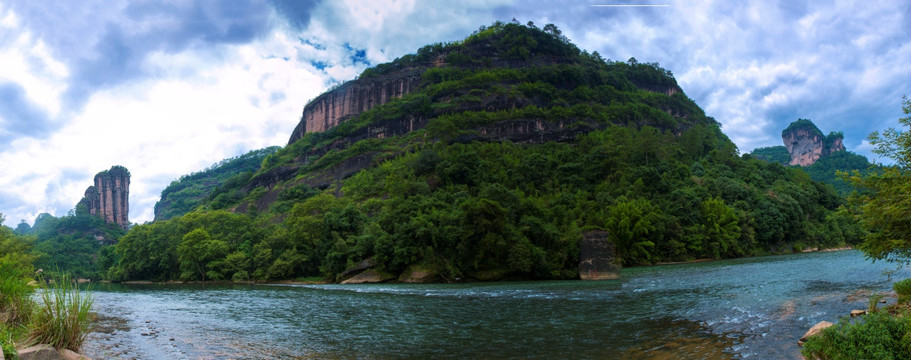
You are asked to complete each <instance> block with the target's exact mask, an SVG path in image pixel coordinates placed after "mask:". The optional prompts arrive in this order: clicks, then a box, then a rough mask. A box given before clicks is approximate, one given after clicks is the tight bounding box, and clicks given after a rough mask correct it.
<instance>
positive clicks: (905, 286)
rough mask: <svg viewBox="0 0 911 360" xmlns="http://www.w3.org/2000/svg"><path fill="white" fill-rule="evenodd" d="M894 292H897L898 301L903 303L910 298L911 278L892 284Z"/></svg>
mask: <svg viewBox="0 0 911 360" xmlns="http://www.w3.org/2000/svg"><path fill="white" fill-rule="evenodd" d="M892 288H893V289H895V293H896V294H898V303H899V304H903V303H906V302H908V301H909V300H911V278H909V279H904V280H902V281H899V282H896V283H894V284H892Z"/></svg>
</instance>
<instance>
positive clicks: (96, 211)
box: [79, 166, 130, 228]
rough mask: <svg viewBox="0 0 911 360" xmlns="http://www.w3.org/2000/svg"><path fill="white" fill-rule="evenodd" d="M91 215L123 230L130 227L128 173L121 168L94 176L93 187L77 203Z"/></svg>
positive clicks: (112, 168)
mask: <svg viewBox="0 0 911 360" xmlns="http://www.w3.org/2000/svg"><path fill="white" fill-rule="evenodd" d="M79 203H80V205H85V207H86V208H87V210H88V212H89V213H90V214H92V215H96V216H100V217H101V218H102V219H104V221H105V222H107V223H114V224H117V225H120V226H122V227H124V228H126V227H127V226H129V225H130V219H129V214H130V172H129V171H128V170H127V169H126V168H125V167H123V166H113V167H111V169H110V170H105V171H102V172H100V173H98V174H96V175H95V185H93V186H89V187H88V188H87V189H86V190H85V196H84V197H83V198H82V200H81V201H80V202H79Z"/></svg>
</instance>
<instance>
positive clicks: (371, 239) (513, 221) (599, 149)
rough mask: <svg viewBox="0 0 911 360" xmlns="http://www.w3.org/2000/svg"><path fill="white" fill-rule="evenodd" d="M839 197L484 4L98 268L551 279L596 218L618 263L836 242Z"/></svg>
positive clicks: (220, 274) (338, 92)
mask: <svg viewBox="0 0 911 360" xmlns="http://www.w3.org/2000/svg"><path fill="white" fill-rule="evenodd" d="M173 191H176V190H173ZM164 195H167V194H163V199H164ZM842 202H843V200H842V198H840V197H839V196H838V195H837V194H836V193H835V192H834V191H833V190H832V189H831V188H830V187H827V186H825V185H823V184H821V183H818V182H816V181H813V180H811V179H810V177H809V176H807V174H806V173H805V172H803V171H801V170H797V169H792V168H788V167H785V166H782V165H781V164H778V163H769V162H766V161H762V160H758V159H754V158H752V157H749V156H744V157H740V156H738V153H737V148H736V146H735V145H734V144H733V143H732V142H731V141H730V140H729V139H728V138H727V137H726V136H725V135H724V134H723V133H722V132H721V130H720V127H719V124H718V123H717V122H716V121H715V120H714V119H712V118H711V117H708V116H706V114H705V113H704V112H703V111H702V109H700V108H699V106H698V105H697V104H695V103H694V102H693V101H692V100H691V99H689V98H688V97H687V96H686V95H685V93H684V92H683V90H682V89H680V87H679V86H678V85H677V82H676V80H675V79H674V77H673V76H672V74H671V72H670V71H668V70H665V69H663V68H661V67H660V66H659V65H658V64H654V63H640V62H638V61H637V60H636V59H629V60H628V61H625V62H617V61H609V60H605V59H603V58H602V57H601V55H599V54H598V53H591V54H590V53H588V52H585V51H581V50H580V49H578V48H577V47H576V46H574V45H573V44H571V43H570V42H569V41H568V39H566V38H565V37H564V36H562V34H561V33H560V31H559V29H557V28H556V27H555V26H553V25H547V26H545V27H544V28H543V30H542V29H538V28H536V27H535V26H534V25H533V24H531V23H529V24H528V25H527V26H523V25H519V24H515V23H509V24H503V23H495V24H493V25H492V26H489V27H482V28H481V29H479V30H478V31H477V32H475V33H473V34H472V35H470V36H468V37H467V38H465V39H464V40H462V41H458V42H455V43H448V44H433V45H428V46H425V47H423V48H421V49H419V50H418V51H417V52H416V53H415V54H410V55H406V56H403V57H402V58H399V59H397V60H395V61H393V62H391V63H388V64H381V65H378V66H376V67H373V68H370V69H367V70H365V71H364V72H363V73H362V74H361V76H360V77H359V78H358V79H356V80H353V81H352V82H349V83H347V84H344V85H342V86H340V87H338V88H335V89H333V90H331V91H329V92H327V93H326V94H324V95H321V96H320V97H319V98H317V99H314V100H313V101H311V103H310V104H308V105H307V107H306V108H305V109H304V116H303V117H302V121H301V124H300V125H299V126H298V128H297V129H296V130H295V131H294V134H293V135H292V137H291V143H290V144H289V145H288V146H286V147H284V148H282V149H280V150H278V151H277V152H275V153H274V154H271V155H268V156H266V157H265V159H264V160H263V161H262V165H261V167H259V168H258V169H257V170H256V171H255V172H253V173H252V174H250V175H249V176H248V175H243V176H237V177H234V178H232V180H231V181H226V182H224V183H223V184H222V185H221V186H219V187H218V189H217V190H215V191H212V192H211V193H210V194H209V195H208V196H207V197H205V199H204V200H203V201H202V206H200V207H197V209H196V211H193V212H190V213H187V214H185V215H183V216H175V217H173V218H171V219H169V220H163V221H156V222H154V223H151V224H147V225H139V226H135V227H133V228H132V229H131V230H130V232H129V233H128V234H127V235H126V236H124V237H123V238H122V239H121V240H120V243H119V244H118V245H117V251H116V254H117V256H118V257H119V259H118V260H117V264H116V265H115V266H112V267H111V268H110V269H109V270H108V272H107V274H108V277H110V278H111V279H113V280H130V279H153V280H154V279H157V280H164V279H182V280H218V279H233V280H265V279H287V278H298V277H312V276H318V277H321V278H324V279H328V280H331V281H338V280H343V279H344V278H345V277H347V276H350V275H349V274H350V272H346V271H345V270H346V269H348V268H352V267H358V266H356V265H360V266H361V267H364V266H372V267H375V269H374V271H375V273H376V274H377V276H378V278H379V279H380V280H382V279H388V278H394V277H396V276H398V275H399V274H402V275H405V276H406V277H407V274H408V273H409V272H411V271H412V270H414V269H420V270H422V271H424V272H427V273H431V274H436V275H438V276H439V279H441V280H444V281H448V280H455V279H483V280H489V279H501V278H534V279H569V278H577V277H578V276H579V275H578V270H577V269H578V265H579V243H580V241H581V239H582V238H583V234H585V233H588V232H590V231H595V230H606V232H607V234H608V238H607V241H609V242H610V243H611V244H612V245H613V247H614V248H615V249H616V251H617V255H618V261H619V262H620V263H622V264H624V265H637V264H652V263H656V262H663V261H682V260H690V259H696V258H727V257H740V256H750V255H756V254H765V253H778V252H791V251H794V250H800V249H803V248H810V247H834V246H842V245H844V244H846V243H847V244H850V243H854V242H856V241H858V239H859V235H860V234H859V231H858V230H857V228H856V224H855V223H854V222H853V219H852V218H851V217H850V216H849V215H848V214H847V213H846V212H845V211H836V210H837V209H838V208H839V206H840V205H841V204H842ZM175 215H176V213H175ZM163 218H164V217H163ZM364 264H368V265H364Z"/></svg>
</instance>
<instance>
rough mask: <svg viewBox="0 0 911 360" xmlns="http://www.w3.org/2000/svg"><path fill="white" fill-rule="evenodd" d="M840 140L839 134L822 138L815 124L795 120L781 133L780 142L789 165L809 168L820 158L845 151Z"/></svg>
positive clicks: (840, 134) (804, 120)
mask: <svg viewBox="0 0 911 360" xmlns="http://www.w3.org/2000/svg"><path fill="white" fill-rule="evenodd" d="M842 139H844V134H843V133H841V132H837V133H836V132H831V133H829V135H827V136H823V135H822V131H820V130H819V128H818V127H816V124H813V122H812V121H810V120H807V119H797V121H795V122H792V123H791V124H790V125H788V127H787V128H785V129H784V130H783V131H782V132H781V140H782V141H783V142H784V146H785V148H787V150H788V154H790V156H791V161H790V162H789V163H788V164H789V165H800V166H810V165H813V163H815V162H816V160H819V158H820V157H823V156H828V155H831V154H833V153H835V152H838V151H845V146H844V145H843V144H842Z"/></svg>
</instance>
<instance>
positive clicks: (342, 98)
mask: <svg viewBox="0 0 911 360" xmlns="http://www.w3.org/2000/svg"><path fill="white" fill-rule="evenodd" d="M420 84H421V72H420V70H418V69H410V70H407V71H399V72H395V73H393V74H389V75H384V76H378V77H371V78H367V79H359V80H353V81H349V82H346V83H344V84H343V85H341V86H339V87H338V88H336V89H334V90H331V91H328V92H325V93H323V94H322V95H320V96H318V97H317V98H316V99H313V101H311V102H310V103H309V104H307V106H305V107H304V112H303V114H302V115H301V121H300V123H299V124H297V127H296V128H295V129H294V132H293V133H292V134H291V138H290V139H289V140H288V144H292V143H294V142H295V141H297V139H300V138H301V137H302V136H304V134H306V133H311V132H322V131H326V130H327V129H330V128H333V127H335V126H336V125H338V124H340V123H342V122H343V121H345V120H347V119H349V118H351V117H353V116H355V115H357V114H360V113H362V112H364V111H367V110H370V109H372V108H373V107H375V106H379V105H382V104H385V103H387V102H389V101H390V100H392V99H394V98H400V97H402V96H404V95H407V94H409V93H411V92H413V91H414V90H416V89H417V88H418V86H419V85H420Z"/></svg>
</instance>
